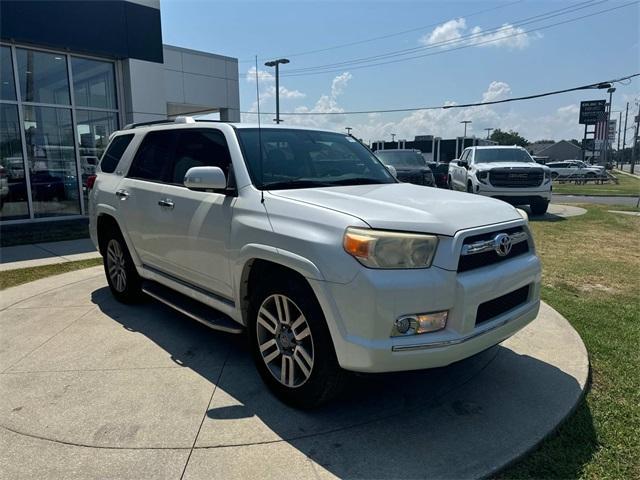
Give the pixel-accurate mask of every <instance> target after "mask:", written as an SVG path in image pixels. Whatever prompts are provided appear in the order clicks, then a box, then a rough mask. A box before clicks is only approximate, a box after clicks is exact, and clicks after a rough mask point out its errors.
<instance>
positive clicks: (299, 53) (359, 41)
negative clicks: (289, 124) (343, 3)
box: [239, 0, 524, 63]
mask: <svg viewBox="0 0 640 480" xmlns="http://www.w3.org/2000/svg"><path fill="white" fill-rule="evenodd" d="M523 1H524V0H517V1H515V2H511V3H506V4H504V5H498V6H497V7H492V8H487V9H484V10H479V11H476V12H472V13H469V14H468V15H465V18H469V17H475V16H478V15H482V14H483V13H488V12H492V11H494V10H499V9H502V8H506V7H511V6H513V5H516V4H518V3H522V2H523ZM449 20H452V19H451V18H446V19H442V20H440V21H438V22H435V23H430V24H429V25H422V26H420V27H414V28H410V29H408V30H402V31H399V32H394V33H388V34H386V35H380V36H378V37H369V38H365V39H363V40H356V41H353V42H347V43H340V44H337V45H332V46H330V47H324V48H318V49H315V50H307V51H304V52H298V53H289V54H286V55H269V56H267V57H264V58H262V59H259V60H265V59H267V58H276V57H302V56H305V55H312V54H314V53H322V52H329V51H331V50H337V49H339V48H345V47H352V46H354V45H361V44H364V43H370V42H375V41H376V40H384V39H387V38H392V37H398V36H401V35H405V34H407V33H412V32H417V31H420V30H426V29H427V28H431V27H437V26H438V25H440V24H441V23H444V22H447V21H449ZM251 62H253V59H251V60H241V61H240V62H239V63H251Z"/></svg>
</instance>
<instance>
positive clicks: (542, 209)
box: [529, 200, 549, 215]
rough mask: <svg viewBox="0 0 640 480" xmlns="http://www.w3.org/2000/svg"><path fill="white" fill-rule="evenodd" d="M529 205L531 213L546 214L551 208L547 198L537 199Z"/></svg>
mask: <svg viewBox="0 0 640 480" xmlns="http://www.w3.org/2000/svg"><path fill="white" fill-rule="evenodd" d="M529 206H530V207H531V213H533V214H534V215H544V214H545V213H547V209H548V208H549V202H547V201H546V200H536V201H534V202H532V203H531V205H529Z"/></svg>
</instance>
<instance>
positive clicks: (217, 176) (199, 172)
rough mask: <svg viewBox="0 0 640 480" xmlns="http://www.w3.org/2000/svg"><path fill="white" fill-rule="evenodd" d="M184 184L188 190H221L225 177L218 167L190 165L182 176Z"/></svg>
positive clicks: (225, 183)
mask: <svg viewBox="0 0 640 480" xmlns="http://www.w3.org/2000/svg"><path fill="white" fill-rule="evenodd" d="M184 186H185V187H187V188H188V189H189V190H223V189H225V188H227V179H226V178H225V176H224V172H223V171H222V169H221V168H219V167H191V168H190V169H189V170H187V173H186V175H185V176H184Z"/></svg>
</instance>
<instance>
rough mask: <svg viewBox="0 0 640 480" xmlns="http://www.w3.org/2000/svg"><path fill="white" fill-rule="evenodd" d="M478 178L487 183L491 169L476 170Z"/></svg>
mask: <svg viewBox="0 0 640 480" xmlns="http://www.w3.org/2000/svg"><path fill="white" fill-rule="evenodd" d="M476 178H477V179H478V180H479V181H481V182H482V183H487V179H488V178H489V171H488V170H484V171H480V172H476Z"/></svg>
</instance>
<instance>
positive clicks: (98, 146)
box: [74, 82, 118, 205]
mask: <svg viewBox="0 0 640 480" xmlns="http://www.w3.org/2000/svg"><path fill="white" fill-rule="evenodd" d="M74 83H75V82H74ZM117 129H118V116H117V114H116V113H115V112H100V111H95V110H77V111H76V136H77V139H78V145H79V147H80V174H81V175H82V191H83V193H84V198H85V205H86V201H87V194H88V191H87V187H86V185H87V177H88V176H89V175H93V174H95V173H96V167H97V166H98V162H99V160H100V158H101V157H102V153H103V152H104V150H105V148H107V144H108V143H109V135H111V134H112V133H113V132H115V131H116V130H117Z"/></svg>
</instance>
